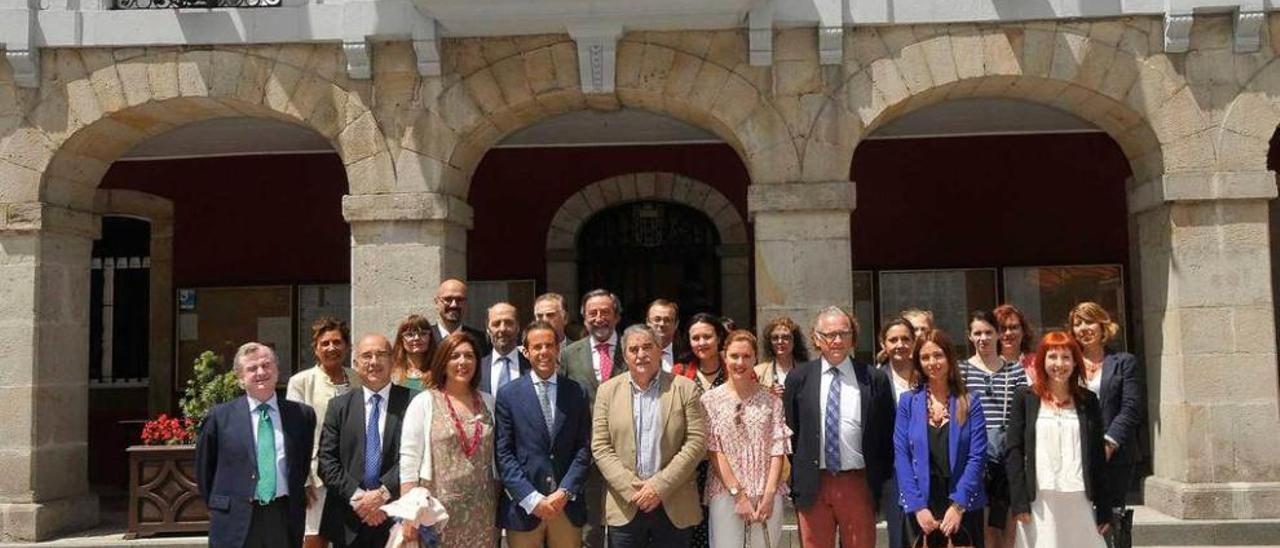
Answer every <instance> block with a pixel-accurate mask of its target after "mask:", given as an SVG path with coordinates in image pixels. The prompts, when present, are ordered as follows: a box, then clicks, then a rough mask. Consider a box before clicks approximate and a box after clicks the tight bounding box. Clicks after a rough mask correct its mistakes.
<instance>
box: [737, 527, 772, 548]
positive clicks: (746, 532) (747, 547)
mask: <svg viewBox="0 0 1280 548" xmlns="http://www.w3.org/2000/svg"><path fill="white" fill-rule="evenodd" d="M759 523H760V532H761V533H762V534H763V536H764V548H773V539H770V538H769V522H767V521H762V522H759ZM742 548H751V522H749V521H744V522H743V523H742Z"/></svg>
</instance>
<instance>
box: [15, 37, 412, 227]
mask: <svg viewBox="0 0 1280 548" xmlns="http://www.w3.org/2000/svg"><path fill="white" fill-rule="evenodd" d="M49 56H50V57H52V58H53V60H52V63H51V64H50V65H51V68H52V70H46V71H45V81H43V82H42V92H43V95H42V98H41V100H40V101H39V102H38V103H37V104H35V105H34V106H33V108H32V109H31V111H30V113H29V115H28V117H27V119H28V120H29V122H30V125H29V126H26V127H20V128H18V129H17V130H16V131H14V132H13V133H11V134H10V135H8V136H7V137H5V138H4V139H3V140H2V142H0V173H3V172H7V171H12V172H15V173H18V174H19V175H21V176H20V177H18V178H17V181H18V182H19V184H20V185H22V186H25V187H27V188H26V190H25V191H21V192H22V193H23V195H22V198H23V200H22V201H40V202H45V203H48V204H51V205H57V206H62V207H70V208H72V209H75V210H80V211H89V210H91V208H92V205H93V199H94V189H95V188H96V186H97V184H98V182H99V181H100V180H101V178H102V176H103V175H104V174H105V173H106V171H107V169H108V168H109V167H110V165H111V163H112V162H113V161H115V160H116V159H117V158H119V157H120V156H122V155H123V154H125V153H126V152H127V151H128V150H130V149H131V148H133V147H134V146H135V145H137V144H138V143H140V142H142V141H143V140H145V139H147V138H150V137H154V136H156V135H159V134H161V133H163V132H165V131H168V130H171V129H174V128H176V127H179V126H182V125H185V124H188V123H191V122H198V121H202V120H208V119H211V118H220V117H231V116H260V117H266V118H272V119H276V120H280V121H284V122H288V123H293V124H298V125H301V126H304V127H307V128H309V129H312V130H314V131H316V132H317V133H319V134H321V135H323V136H324V137H325V138H327V139H328V140H329V141H330V143H331V144H332V145H333V148H334V150H335V152H337V153H338V155H339V156H340V157H341V158H342V162H343V165H344V166H345V170H346V173H347V178H348V185H349V189H350V191H351V193H352V194H359V193H371V192H376V191H378V190H381V189H386V188H389V187H390V185H391V184H392V183H393V181H394V179H395V174H394V170H393V165H392V162H391V155H390V153H389V152H388V151H387V146H386V141H385V139H384V138H383V135H382V131H381V128H380V127H379V125H378V122H377V120H376V119H375V118H374V114H373V112H372V111H371V110H370V108H369V107H368V104H369V93H370V92H369V91H368V88H367V87H361V86H359V85H355V84H352V83H350V82H348V81H345V80H344V78H345V76H343V74H344V73H343V71H342V67H343V66H344V65H343V63H342V58H341V51H340V50H339V49H338V47H337V46H327V45H311V44H297V45H285V46H258V47H250V48H243V49H200V50H195V49H188V48H172V47H170V48H148V49H146V50H139V52H138V53H136V54H128V55H126V54H124V53H122V52H121V51H113V50H105V49H104V50H96V49H95V50H75V49H59V50H53V51H51V52H50V53H49Z"/></svg>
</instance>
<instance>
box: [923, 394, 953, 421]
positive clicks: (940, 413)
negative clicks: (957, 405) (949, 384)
mask: <svg viewBox="0 0 1280 548" xmlns="http://www.w3.org/2000/svg"><path fill="white" fill-rule="evenodd" d="M927 392H928V397H929V399H928V401H929V424H931V425H933V426H934V427H939V426H942V425H944V424H946V423H947V421H948V420H950V419H951V410H950V409H948V408H947V403H946V399H945V398H943V400H942V401H938V398H937V397H936V396H934V395H933V391H932V390H927Z"/></svg>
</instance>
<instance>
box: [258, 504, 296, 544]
mask: <svg viewBox="0 0 1280 548" xmlns="http://www.w3.org/2000/svg"><path fill="white" fill-rule="evenodd" d="M298 540H302V539H298ZM295 544H297V543H295V542H289V498H288V497H280V498H277V499H276V500H274V501H272V502H271V504H266V505H262V504H254V505H253V516H252V517H251V518H250V519H249V534H248V535H247V536H245V539H244V548H277V547H281V546H293V545H295Z"/></svg>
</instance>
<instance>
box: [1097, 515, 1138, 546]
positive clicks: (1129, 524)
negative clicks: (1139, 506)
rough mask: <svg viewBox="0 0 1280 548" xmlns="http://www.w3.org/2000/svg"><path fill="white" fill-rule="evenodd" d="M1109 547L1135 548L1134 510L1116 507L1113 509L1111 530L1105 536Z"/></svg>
mask: <svg viewBox="0 0 1280 548" xmlns="http://www.w3.org/2000/svg"><path fill="white" fill-rule="evenodd" d="M1104 538H1105V539H1106V541H1107V548H1133V510H1132V509H1129V508H1115V509H1113V510H1112V511H1111V530H1109V531H1107V534H1106V535H1105V537H1104Z"/></svg>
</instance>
